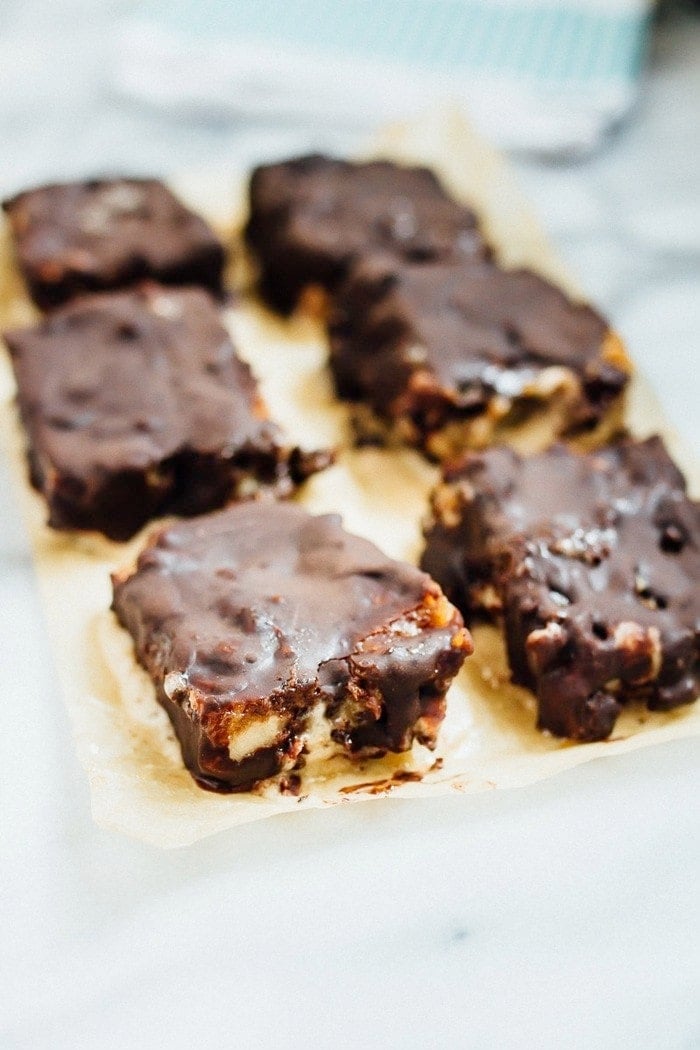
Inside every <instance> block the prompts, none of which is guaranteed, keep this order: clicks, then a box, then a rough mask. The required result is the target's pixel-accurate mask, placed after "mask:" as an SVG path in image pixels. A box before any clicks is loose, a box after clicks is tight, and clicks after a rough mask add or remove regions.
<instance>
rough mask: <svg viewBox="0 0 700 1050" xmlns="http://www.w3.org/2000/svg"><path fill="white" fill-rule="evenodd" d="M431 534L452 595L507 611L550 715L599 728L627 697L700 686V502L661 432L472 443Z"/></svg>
mask: <svg viewBox="0 0 700 1050" xmlns="http://www.w3.org/2000/svg"><path fill="white" fill-rule="evenodd" d="M426 536H427V545H426V550H425V554H424V556H423V559H422V565H423V567H424V568H425V569H426V570H427V571H430V572H431V573H433V574H434V575H435V577H436V579H437V580H438V581H439V582H440V583H441V584H442V585H443V586H444V588H445V590H446V593H447V594H448V595H449V596H450V597H451V598H452V599H453V600H454V601H456V603H457V604H458V605H459V606H460V607H461V608H463V609H464V610H465V611H470V610H473V609H475V608H477V607H478V606H479V605H480V604H481V605H482V607H483V605H484V603H485V604H486V606H487V608H490V610H491V611H494V610H495V611H500V612H501V613H502V615H503V618H504V622H505V631H506V641H507V645H508V653H509V659H510V664H511V669H512V672H513V678H514V680H515V681H516V682H519V683H521V684H523V685H527V686H529V687H530V688H532V689H533V690H534V691H535V693H536V695H537V698H538V703H539V724H540V725H541V726H542V727H544V728H547V729H549V730H551V731H552V732H554V733H556V734H558V735H562V736H571V737H574V738H576V739H581V740H597V739H603V738H604V737H606V736H608V735H609V734H610V732H611V731H612V729H613V726H614V723H615V719H616V718H617V716H618V714H619V712H620V709H621V704H622V703H624V702H625V700H627V699H629V698H632V697H635V698H641V699H643V700H644V701H645V702H646V703H647V705H648V706H649V707H650V708H652V709H667V708H671V707H675V706H677V705H679V704H683V703H688V702H691V701H693V700H694V699H696V698H697V696H698V691H699V683H698V658H699V656H700V593H699V590H698V587H699V585H700V504H698V503H695V502H693V501H691V500H690V499H689V498H688V497H687V495H686V493H685V485H684V481H683V478H682V475H681V474H680V473H679V471H678V469H677V468H676V466H675V464H674V463H673V462H672V460H671V459H670V457H669V456H668V453H667V452H666V450H665V448H664V446H663V444H662V442H661V440H660V439H659V438H650V439H649V440H647V441H644V442H636V441H633V440H631V439H628V440H623V441H620V442H618V443H617V444H615V445H612V446H610V447H608V448H604V449H601V450H600V451H598V452H596V453H591V454H587V455H581V454H577V453H574V452H571V451H569V450H566V449H564V448H563V447H554V448H552V449H550V450H549V451H547V452H545V453H542V454H540V455H538V456H532V457H529V458H527V459H522V458H521V457H519V456H518V455H516V454H515V453H514V452H512V451H511V450H508V449H492V450H489V451H488V452H486V453H483V454H481V455H470V456H468V457H466V458H465V460H464V461H463V462H462V463H461V464H458V465H455V466H453V467H451V468H448V469H447V470H446V471H445V478H444V482H443V484H442V485H441V486H439V487H438V489H437V490H436V491H435V492H434V494H433V497H432V521H431V523H430V525H429V527H428V530H427V533H426ZM485 588H487V589H485Z"/></svg>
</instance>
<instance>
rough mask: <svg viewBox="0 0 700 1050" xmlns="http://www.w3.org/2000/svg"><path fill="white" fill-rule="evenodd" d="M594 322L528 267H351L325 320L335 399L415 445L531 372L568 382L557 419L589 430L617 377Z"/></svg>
mask: <svg viewBox="0 0 700 1050" xmlns="http://www.w3.org/2000/svg"><path fill="white" fill-rule="evenodd" d="M610 334H611V333H610V329H609V326H608V324H607V322H606V321H605V319H604V318H603V317H601V316H600V314H598V313H597V312H596V311H595V310H593V309H592V308H591V307H590V306H587V305H584V304H581V303H574V302H573V301H572V300H570V299H569V298H568V297H567V296H566V295H565V294H564V293H563V292H562V291H561V290H560V289H559V288H556V287H555V286H554V285H552V284H550V283H549V282H548V281H546V280H545V279H544V278H542V277H540V276H539V275H537V274H535V273H533V272H531V271H528V270H503V269H501V268H500V267H499V266H497V265H496V264H495V263H494V262H491V261H489V260H481V259H473V258H472V259H452V260H447V261H438V262H434V263H429V264H425V263H424V264H416V263H412V262H406V261H398V260H395V259H393V260H392V259H387V258H386V257H381V256H375V257H367V258H364V259H362V260H361V261H359V262H358V263H357V264H356V265H355V266H354V267H353V268H352V269H351V271H350V274H349V276H348V278H347V280H346V281H345V283H344V284H343V285H342V287H341V288H340V289H339V291H338V294H337V296H336V298H335V300H334V308H333V311H332V313H331V318H330V339H331V359H330V361H331V368H332V370H333V375H334V379H335V384H336V389H337V391H338V394H339V396H340V397H342V398H346V399H349V400H355V401H364V402H366V403H367V404H369V405H370V406H371V408H372V409H373V410H374V411H375V412H376V413H377V414H378V415H379V416H380V417H383V418H384V419H386V420H387V421H388V422H396V421H397V420H400V419H402V418H405V419H408V420H410V421H411V423H412V424H413V425H414V426H415V427H416V428H417V429H418V432H419V433H420V434H421V435H423V438H424V439H425V440H427V439H428V438H429V437H430V434H431V433H433V432H435V431H439V430H440V429H441V428H442V427H444V426H445V425H447V424H449V423H450V422H454V421H459V420H466V419H469V418H471V417H474V416H477V415H479V414H480V413H483V412H485V411H486V410H487V407H488V405H489V403H490V402H491V400H492V399H493V398H494V397H496V396H499V395H500V396H502V397H504V398H507V399H509V400H511V401H513V402H518V399H519V398H522V402H525V401H527V398H528V396H529V395H528V393H527V387H528V385H529V384H531V383H532V382H533V381H536V380H537V377H538V375H539V374H540V373H541V372H542V371H543V369H545V368H548V367H551V366H561V367H564V368H566V369H568V370H570V372H572V373H573V374H574V375H575V376H576V377H577V378H578V380H579V381H580V385H581V395H580V399H579V403H578V404H577V405H576V406H575V409H574V411H573V412H572V415H571V418H570V419H569V421H568V424H569V427H570V428H571V429H572V430H576V429H580V428H587V427H592V426H594V425H595V424H596V423H597V422H598V421H599V420H600V419H601V418H602V416H603V415H604V414H605V412H606V411H607V409H608V408H609V406H610V405H611V403H612V402H613V401H614V400H615V399H616V398H617V397H618V395H619V394H620V392H621V391H622V389H623V387H624V386H625V383H626V382H627V378H628V376H627V374H626V372H624V371H622V370H621V369H619V368H617V367H614V366H613V365H611V364H609V363H608V362H607V361H606V360H605V355H604V354H603V346H604V342H605V340H606V338H607V337H608V336H609V335H610Z"/></svg>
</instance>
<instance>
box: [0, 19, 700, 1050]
mask: <svg viewBox="0 0 700 1050" xmlns="http://www.w3.org/2000/svg"><path fill="white" fill-rule="evenodd" d="M4 6H6V7H7V11H4V15H3V17H4V20H5V21H4V29H2V28H0V53H1V52H2V46H3V41H4V42H5V43H6V42H7V40H8V38H10V39H11V41H12V44H13V55H14V58H13V63H14V65H13V64H12V63H10V68H9V71H8V66H7V62H5V63H4V65H3V70H2V72H0V82H1V84H2V87H3V93H2V97H3V98H4V101H0V120H2V123H3V132H4V133H3V149H2V155H1V156H0V190H2V191H7V190H10V189H12V188H14V187H15V186H19V185H21V184H22V183H24V182H26V181H29V180H31V179H35V178H43V177H46V176H47V175H54V174H56V172H57V171H61V172H64V173H66V174H70V173H78V172H80V171H87V170H89V169H91V168H93V169H94V168H96V167H99V168H109V167H115V166H123V167H132V168H133V167H135V166H138V167H141V168H142V169H143V170H148V169H153V170H172V169H176V168H182V167H187V166H192V164H193V163H195V164H196V165H197V166H201V164H202V158H203V157H204V159H205V160H206V161H207V162H209V163H212V164H220V163H226V162H230V163H231V164H232V167H238V168H244V167H245V166H246V165H248V164H249V163H251V162H252V161H253V160H254V159H257V158H258V157H264V156H266V155H269V154H271V153H280V152H284V151H286V150H288V149H289V150H292V149H298V148H305V147H307V146H310V145H326V146H330V147H333V146H335V147H336V148H351V147H352V145H353V144H354V143H353V142H352V141H351V139H350V136H349V135H348V134H347V133H343V132H340V131H338V132H335V133H331V132H330V131H329V129H325V130H324V131H320V132H319V131H318V130H313V131H312V130H310V129H301V128H282V129H280V128H275V127H266V128H260V127H257V128H256V127H238V128H235V129H232V128H230V127H208V128H198V129H197V128H192V127H184V128H183V127H181V126H175V125H167V123H164V122H162V121H161V120H160V119H159V118H156V116H155V115H154V114H148V113H139V112H135V111H133V110H132V109H130V108H129V107H126V106H125V105H123V104H122V103H119V102H118V101H117V100H115V99H113V98H111V97H110V95H109V90H108V86H106V79H105V77H104V76H103V73H104V62H105V61H106V57H105V56H106V55H107V45H106V41H105V33H104V26H105V25H106V24H107V23H106V20H107V19H108V18H111V17H112V16H113V14H114V13H116V14H118V13H119V11H120V10H121V9H123V8H125V7H129V6H130V5H128V4H126V5H125V4H119V3H110V4H105V5H93V10H94V11H96V10H97V8H98V7H99V8H100V18H98V17H97V15H96V14H95V24H93V25H92V26H91V25H89V24H87V23H88V22H89V21H90V20H89V19H88V18H83V23H84V24H83V23H81V24H79V25H78V24H77V21H76V19H77V20H78V21H79V18H78V16H80V17H81V18H82V17H83V16H84V15H85V13H86V11H87V10H88V7H86V5H85V4H84V3H79V2H72V3H65V2H64V3H61V4H58V3H56V4H53V5H49V4H43V5H42V4H38V5H37V4H34V5H31V4H30V5H27V4H19V3H14V2H11V3H8V4H6V5H4ZM70 9H72V11H73V16H74V22H76V24H75V25H74V27H73V30H72V31H68V30H66V28H65V27H66V24H67V23H68V24H70V18H69V16H68V15H66V11H68V12H69V14H70ZM105 12H107V14H105ZM100 19H101V21H100ZM52 20H53V24H54V26H60V28H61V33H62V35H61V37H60V42H61V47H60V48H59V50H61V51H62V53H61V54H59V55H56V54H55V53H54V51H53V50H52V47H51V44H50V43H49V37H48V36H47V28H48V29H50V28H51V24H52ZM39 29H41V32H39V31H38V30H39ZM35 30H36V31H37V32H36V35H35V38H34V43H33V44H32V46H31V47H29V44H30V42H31V40H32V35H33V33H34V31H35ZM18 41H19V43H18ZM22 41H24V43H23V44H22ZM81 41H82V42H83V45H84V46H82V47H81V46H80V42H81ZM86 42H87V44H86ZM20 45H22V46H20ZM85 45H86V46H85ZM23 47H24V50H23V49H22V48H23ZM66 56H68V59H69V61H68V65H67V67H66V65H65V60H66ZM62 68H65V69H66V70H67V71H66V73H65V76H64V77H63V78H61V77H60V76H57V71H60V70H61V69H62ZM27 69H35V70H38V71H39V73H38V75H39V80H38V81H37V86H36V88H34V87H33V88H32V89H31V90H30V89H29V86H28V85H29V81H28V80H27V79H26V71H27ZM23 84H24V85H25V87H26V91H22V90H19V87H18V85H20V86H21V85H23ZM86 84H87V85H88V87H89V88H90V95H89V103H88V102H84V101H80V102H79V101H78V97H79V94H80V88H81V85H83V86H84V85H86ZM8 85H9V88H8ZM5 88H8V90H7V91H5V90H4V89H5ZM32 91H34V94H32ZM698 98H700V23H699V22H698V21H692V20H689V21H682V20H676V21H674V22H671V23H669V24H667V25H666V26H665V28H662V29H661V30H660V31H658V32H657V38H656V46H655V50H654V60H653V66H652V72H651V74H650V76H649V77H648V79H647V82H646V84H645V87H644V91H643V94H642V97H641V99H640V102H639V105H638V108H637V112H636V114H635V116H634V120H633V122H632V123H630V124H629V125H628V126H626V127H625V128H623V129H621V131H620V133H619V134H618V135H617V136H616V137H615V138H614V139H613V140H611V141H610V143H609V144H608V145H607V146H606V148H605V149H604V150H603V151H602V152H601V153H600V154H599V155H598V156H597V157H596V158H594V159H591V160H589V161H587V162H582V163H579V164H577V165H576V166H569V167H553V166H545V165H543V164H537V163H535V162H529V163H525V162H524V161H520V162H519V168H520V171H521V174H522V177H523V180H524V182H525V185H526V188H527V190H528V192H529V194H530V195H531V196H532V198H533V199H534V200H535V202H536V204H537V206H538V208H539V210H540V213H541V215H542V216H543V218H544V220H545V222H546V224H547V225H548V227H549V229H550V231H551V233H552V236H553V237H554V239H555V240H556V242H557V243H558V245H559V246H560V248H561V250H562V252H563V253H564V254H565V256H566V258H567V260H568V262H569V264H570V266H571V268H572V270H573V271H574V272H576V273H577V274H578V276H579V277H580V280H581V284H582V286H583V287H584V288H585V289H586V290H587V291H588V292H589V293H590V294H591V295H592V296H593V298H594V299H596V300H597V301H598V302H599V303H601V304H602V305H603V306H604V307H605V308H606V309H607V310H608V311H609V312H610V314H611V315H612V317H613V319H614V321H615V322H616V323H617V324H618V326H619V327H620V328H621V330H622V332H623V333H624V335H625V336H626V337H627V339H628V340H629V343H630V346H631V348H632V350H633V352H634V355H635V356H636V358H637V359H638V360H639V361H640V362H642V364H643V367H644V368H645V369H646V370H647V372H648V373H649V374H650V375H651V377H652V378H653V380H654V382H655V384H656V386H657V389H658V390H659V392H660V394H661V396H662V398H663V400H664V402H665V405H666V407H667V410H668V412H669V415H670V416H671V418H672V419H673V420H674V421H675V423H676V424H677V426H678V427H679V428H680V429H681V430H682V431H683V432H684V434H685V436H686V437H687V439H688V440H689V441H692V442H694V444H695V446H696V448H697V447H700V440H699V437H700V427H699V423H698V417H697V414H696V411H695V409H696V405H697V402H698V394H699V393H700V390H699V385H698V352H699V350H698V334H697V333H698V332H699V331H700V297H699V296H698V278H699V277H700V193H699V190H700V162H699V160H698V149H697V142H698V141H700V107H699V106H698ZM49 103H50V104H51V109H50V111H49V112H48V113H47V111H46V105H47V104H49ZM0 490H1V491H2V492H3V493H7V492H8V491H9V480H8V478H7V467H6V464H5V461H4V459H2V458H0ZM0 639H1V642H0V645H1V648H0V651H1V652H2V666H3V679H4V682H5V688H4V691H3V692H4V697H3V701H4V702H3V703H2V705H0V749H1V751H2V755H1V759H0V769H1V770H2V774H1V775H2V802H1V810H0V820H1V822H2V832H1V836H0V853H1V862H0V863H1V868H2V886H3V892H2V895H1V896H0V930H2V935H1V937H0V943H1V947H0V988H1V989H2V991H1V992H0V1045H1V1046H2V1047H3V1048H5V1047H8V1048H10V1047H12V1048H27V1050H30V1048H31V1050H43V1048H47V1050H48V1048H51V1050H61V1048H64V1047H65V1048H69V1047H70V1048H75V1047H100V1048H102V1047H106V1048H112V1047H114V1048H121V1047H138V1048H140V1047H148V1048H150V1047H161V1046H168V1047H172V1048H180V1047H183V1048H184V1047H197V1046H206V1045H221V1046H228V1045H234V1046H242V1047H264V1046H277V1045H284V1046H287V1047H297V1046H298V1047H302V1046H303V1047H305V1048H308V1047H313V1046H318V1047H331V1046H332V1047H353V1048H354V1047H359V1048H363V1047H375V1046H376V1047H387V1046H389V1047H393V1046H402V1047H408V1048H413V1047H416V1048H418V1047H421V1048H422V1047H432V1046H436V1047H460V1048H462V1047H464V1048H476V1050H481V1048H489V1050H490V1048H495V1047H498V1048H510V1047H514V1048H521V1047H523V1048H530V1047H537V1048H550V1047H551V1048H563V1047H566V1048H574V1050H578V1048H581V1050H584V1048H585V1050H591V1048H606V1050H607V1048H610V1050H613V1048H615V1050H619V1048H621V1047H625V1048H626V1047H634V1048H635V1050H636V1048H643V1050H657V1048H658V1050H671V1048H672V1050H681V1048H683V1050H691V1048H694V1047H698V1046H700V1009H699V1003H700V949H699V947H698V942H699V934H700V929H699V926H700V922H699V919H700V915H699V912H698V894H697V878H698V873H699V867H700V865H699V861H700V839H699V835H698V831H699V825H700V819H699V817H700V811H699V807H698V753H699V748H698V743H697V741H685V742H682V743H677V744H673V745H668V746H663V747H659V748H654V749H649V750H646V751H642V752H639V753H636V754H633V755H630V756H627V757H624V758H618V759H615V760H601V761H597V762H594V763H591V764H589V765H588V766H585V767H583V768H581V769H578V770H575V771H573V772H571V773H568V774H565V775H562V776H559V777H557V778H555V779H553V780H551V781H548V782H546V783H543V784H540V785H537V786H535V787H531V788H528V789H525V790H521V791H515V792H510V793H504V794H499V795H496V794H494V795H489V796H478V797H476V796H475V797H464V798H456V799H446V800H436V801H422V802H411V803H410V804H409V803H407V802H399V801H391V800H387V801H378V802H376V803H374V804H372V805H367V806H363V807H358V808H353V809H352V810H337V811H328V812H323V813H309V814H299V815H295V816H290V817H288V818H283V819H279V820H275V821H272V822H269V823H263V824H260V825H258V826H252V827H248V828H242V829H240V830H237V831H235V832H232V833H229V834H225V835H221V836H219V837H217V838H215V839H212V840H208V841H205V842H203V843H200V844H199V845H197V846H195V847H192V848H190V849H187V850H182V851H178V852H174V853H161V852H158V851H155V850H151V849H149V848H147V847H145V846H142V845H139V844H138V843H135V842H131V841H129V840H126V839H122V838H119V837H117V836H113V835H110V834H108V833H106V832H103V831H100V830H99V829H98V828H96V827H95V826H94V825H93V824H92V822H91V820H90V815H89V801H88V797H87V790H86V786H85V782H84V779H83V776H82V773H81V771H80V769H79V768H78V767H77V763H76V761H75V758H74V753H73V747H72V744H71V740H70V731H69V727H68V725H67V720H66V716H65V713H64V710H63V707H62V704H61V701H60V697H59V696H58V695H57V692H56V688H55V684H54V675H53V669H52V666H51V662H50V660H47V658H46V653H45V649H44V640H43V630H42V616H41V609H40V607H39V603H38V599H37V595H36V591H35V587H34V582H33V578H32V573H31V566H30V561H29V555H28V551H27V546H26V542H25V538H24V535H23V531H22V527H21V524H20V522H19V520H18V517H17V515H16V513H15V510H14V507H13V506H12V503H11V501H10V500H8V499H6V500H5V501H3V505H2V507H1V509H0Z"/></svg>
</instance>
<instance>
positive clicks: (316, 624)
mask: <svg viewBox="0 0 700 1050" xmlns="http://www.w3.org/2000/svg"><path fill="white" fill-rule="evenodd" d="M113 607H114V609H115V611H116V613H117V616H118V618H119V620H120V621H121V623H122V624H123V625H124V626H125V627H126V628H127V629H128V630H129V631H130V633H131V634H132V636H133V638H134V644H135V650H136V655H137V658H138V659H139V661H140V662H141V663H142V664H143V665H144V667H145V668H146V669H147V671H148V672H149V674H150V675H151V677H152V678H153V681H154V683H155V685H156V689H157V694H158V699H159V701H160V702H161V703H162V704H163V706H164V707H165V709H166V711H167V712H168V714H169V715H170V718H171V719H172V722H173V725H174V726H175V729H176V732H177V734H178V737H179V739H180V741H181V744H182V750H183V756H184V759H185V763H186V764H187V766H188V767H189V769H190V770H191V772H192V773H193V775H194V776H195V777H196V778H197V779H198V780H199V781H200V782H201V783H203V784H204V785H205V786H209V787H218V788H220V789H222V790H231V789H234V788H235V789H244V788H248V787H250V786H251V785H252V783H254V782H255V781H257V780H260V779H261V778H264V777H267V776H270V775H271V774H272V773H274V772H276V771H277V770H279V769H280V768H281V766H282V763H283V761H284V760H285V759H287V758H289V757H290V756H291V758H292V759H293V758H294V757H296V756H297V755H298V754H299V753H300V750H301V747H302V743H303V740H302V736H301V734H302V731H303V728H304V723H305V719H306V717H307V715H308V713H309V712H310V710H311V708H312V707H314V705H316V704H318V703H319V702H321V703H322V704H323V705H324V706H325V710H326V713H327V717H328V718H329V719H330V722H331V731H332V735H333V737H334V738H335V739H336V740H338V741H339V742H340V743H341V744H343V745H344V746H345V748H346V749H347V751H348V752H349V753H353V752H357V751H365V750H369V752H370V753H371V754H374V753H377V752H384V751H387V750H391V751H403V750H406V749H407V748H409V747H410V745H411V742H412V740H413V739H414V737H416V738H418V739H419V740H421V741H422V742H423V743H425V744H427V745H428V746H433V745H434V743H435V735H436V733H437V728H438V726H439V723H440V721H441V719H442V717H443V714H444V696H445V692H446V690H447V688H448V686H449V683H450V681H451V680H452V678H453V676H454V675H455V674H456V673H457V671H458V670H459V667H460V666H461V664H462V662H463V660H464V658H465V656H466V655H467V653H468V652H469V651H470V648H471V647H470V641H469V637H468V635H467V634H466V632H465V631H464V630H463V627H462V619H461V617H460V615H459V613H458V612H457V610H456V609H454V608H453V607H452V606H450V605H449V603H447V602H446V600H445V599H444V597H443V596H442V594H441V592H440V589H439V588H438V587H437V586H436V585H435V584H434V583H433V582H432V580H430V579H429V577H427V576H426V575H425V574H424V573H422V572H420V570H418V569H416V568H414V567H413V566H409V565H406V564H403V563H401V562H396V561H393V560H392V559H390V558H387V557H386V556H385V555H384V554H382V553H381V551H379V550H378V549H377V548H376V547H375V546H374V545H373V544H371V543H369V542H368V541H366V540H364V539H360V538H359V537H356V536H352V535H350V534H348V533H347V532H345V531H344V530H343V529H342V527H341V524H340V518H339V517H338V516H337V515H325V516H323V517H312V516H311V515H309V514H307V513H306V512H305V511H304V510H302V509H301V508H300V507H297V506H294V505H291V504H280V503H273V502H270V501H260V502H257V503H249V504H244V505H240V506H237V507H231V508H228V509H227V510H225V511H221V512H218V513H216V514H210V515H207V516H206V517H201V518H197V519H196V520H193V521H191V522H183V523H180V524H178V525H175V526H171V527H169V528H166V529H164V530H162V531H160V532H159V533H158V534H157V535H156V537H155V538H154V540H153V541H152V542H151V543H150V544H149V545H148V546H147V547H146V548H145V550H144V551H143V552H142V554H141V556H140V557H139V559H138V564H137V568H136V570H135V572H134V573H133V574H132V575H128V574H127V575H123V576H118V577H115V579H114V605H113ZM173 675H174V676H175V677H176V681H177V683H179V684H178V686H177V688H171V687H168V685H167V683H168V682H172V680H173V679H172V676H173ZM167 676H171V677H170V678H168V677H167ZM178 676H180V677H178ZM269 715H281V716H282V718H283V720H284V727H283V729H282V730H281V731H280V738H279V739H278V740H277V741H276V742H275V744H274V746H267V747H264V748H260V749H259V750H257V751H256V752H255V753H254V754H252V755H250V756H249V757H246V758H245V759H243V760H242V761H240V760H239V761H233V760H232V759H231V757H230V755H229V750H228V740H229V732H230V727H231V724H232V719H233V718H235V719H237V720H238V721H237V722H236V724H237V725H238V724H240V725H243V726H245V720H246V718H255V716H263V717H265V716H269Z"/></svg>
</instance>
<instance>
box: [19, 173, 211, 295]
mask: <svg viewBox="0 0 700 1050" xmlns="http://www.w3.org/2000/svg"><path fill="white" fill-rule="evenodd" d="M3 208H4V210H5V212H6V213H7V216H8V218H9V221H10V228H11V230H12V233H13V235H14V240H15V246H16V251H17V258H18V261H19V265H20V268H21V270H22V273H23V275H24V277H25V280H26V281H27V284H28V287H29V291H30V294H31V295H32V298H33V299H34V301H35V302H36V303H37V305H38V306H41V307H44V308H47V307H51V306H55V305H57V304H59V303H63V302H65V301H66V300H67V299H70V298H72V297H73V296H75V295H77V294H79V293H83V292H89V291H99V290H101V289H111V288H120V287H124V286H126V285H131V284H134V283H136V282H138V281H141V280H143V279H144V278H152V279H154V280H157V281H160V282H161V283H162V284H175V285H186V284H200V285H203V286H204V287H206V288H209V289H210V290H211V291H212V292H219V291H220V290H221V274H222V269H223V263H224V252H223V247H222V245H221V243H220V241H219V240H218V238H217V237H216V236H215V235H214V233H213V232H212V230H211V229H210V228H209V226H208V225H207V224H206V223H205V222H204V220H203V219H201V218H200V217H199V216H198V215H195V214H194V213H193V212H191V211H189V210H188V209H187V208H186V207H185V206H184V205H183V204H182V203H181V202H180V201H179V200H178V199H177V198H176V197H175V196H174V195H173V194H172V193H171V192H170V190H169V189H168V188H167V187H166V186H165V185H164V184H163V183H162V182H158V181H157V180H155V179H92V180H90V181H88V182H72V183H63V184H55V185H50V186H42V187H40V188H38V189H34V190H27V191H25V192H24V193H20V194H18V195H17V196H16V197H13V198H12V199H10V200H6V201H5V202H4V203H3Z"/></svg>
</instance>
